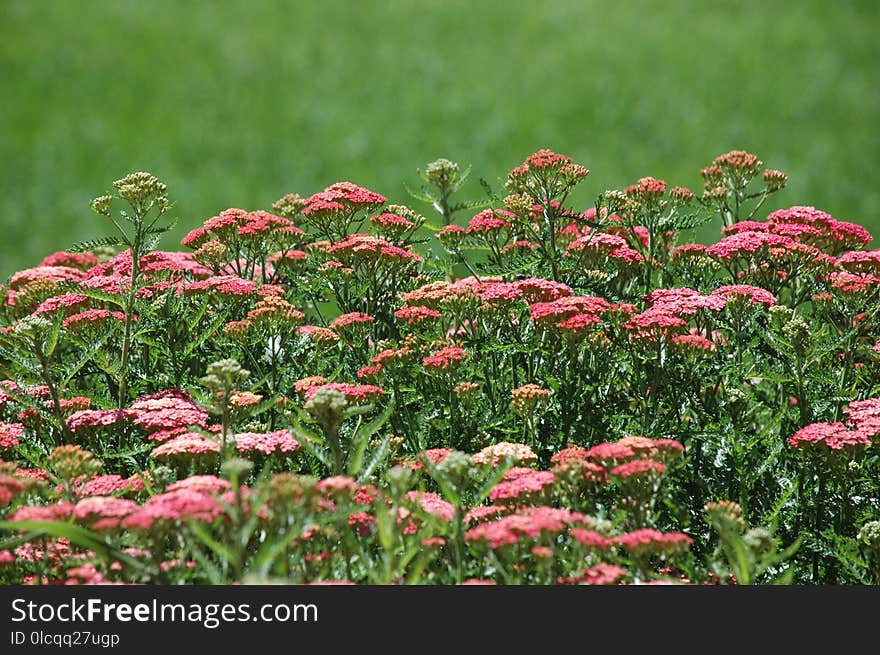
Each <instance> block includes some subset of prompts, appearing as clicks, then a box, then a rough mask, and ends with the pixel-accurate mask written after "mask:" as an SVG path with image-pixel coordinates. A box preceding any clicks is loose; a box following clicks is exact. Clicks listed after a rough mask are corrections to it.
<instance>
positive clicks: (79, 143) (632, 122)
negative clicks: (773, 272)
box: [0, 0, 880, 277]
mask: <svg viewBox="0 0 880 655" xmlns="http://www.w3.org/2000/svg"><path fill="white" fill-rule="evenodd" d="M878 27H880V9H878V6H877V3H876V2H875V0H865V1H863V2H842V1H841V2H826V1H824V0H799V1H798V2H766V0H755V1H749V2H716V3H698V2H673V1H670V0H663V1H660V0H658V1H644V2H639V1H636V0H632V1H630V2H619V1H612V0H608V1H604V0H601V1H599V0H596V1H592V2H588V1H579V2H575V1H571V2H563V1H558V0H544V1H534V0H533V1H530V2H511V0H483V1H481V2H476V3H474V2H465V1H462V0H444V1H442V2H441V1H439V0H437V1H427V0H422V1H413V0H406V1H404V0H369V1H366V0H359V1H351V2H333V1H328V0H324V1H323V2H315V1H311V0H310V1H308V2H305V1H301V0H299V1H297V2H280V1H279V2H267V1H255V0H249V1H248V2H216V1H214V0H211V1H206V0H199V1H195V0H186V1H184V0H153V1H152V2H139V1H135V0H127V1H123V0H116V1H112V2H111V1H98V0H82V1H81V2H72V1H69V0H57V1H40V2H37V1H35V0H3V1H2V4H0V79H2V80H3V82H2V88H3V101H2V102H0V168H2V170H0V225H2V228H3V235H4V239H3V240H2V242H0V243H2V246H0V277H5V276H6V275H8V274H10V273H11V272H13V271H14V270H16V269H17V268H21V267H24V266H27V265H31V264H33V263H35V262H36V261H38V260H39V259H40V258H41V257H42V256H43V255H45V254H47V253H48V252H50V251H54V250H58V249H63V248H65V247H67V246H69V245H70V244H72V243H73V242H75V241H77V240H81V239H86V238H89V237H93V236H99V235H102V234H106V233H107V230H106V229H105V226H103V225H101V223H100V220H99V219H98V218H97V217H95V216H93V215H92V214H91V213H90V211H89V209H88V203H89V200H90V199H91V198H92V197H93V196H96V195H99V194H101V193H102V192H104V191H105V190H106V189H107V188H108V187H109V186H110V183H111V181H112V180H114V179H116V178H118V177H121V176H122V175H123V174H125V173H127V172H129V171H132V170H149V171H151V172H153V173H155V174H156V175H158V176H159V177H160V179H163V180H164V181H166V182H167V183H168V185H169V189H170V195H171V196H172V198H173V199H175V200H176V201H177V212H176V213H177V215H178V217H179V227H178V229H177V230H176V232H175V235H174V236H175V239H174V240H169V242H168V243H167V244H166V245H172V244H173V243H175V242H176V240H177V239H179V238H180V236H182V235H183V234H184V233H185V230H187V229H189V228H191V227H193V226H195V225H196V224H198V223H200V222H201V221H202V220H204V219H205V218H207V217H209V216H211V215H213V214H215V213H216V212H217V211H219V210H222V209H224V208H226V207H229V206H236V207H244V208H248V209H255V208H269V206H270V205H271V203H272V202H273V201H274V200H275V199H277V198H278V197H280V196H281V195H283V194H284V193H287V192H290V191H296V192H299V193H302V194H304V195H305V194H310V193H312V192H314V191H316V190H319V189H321V188H323V187H324V186H326V185H328V184H330V183H332V182H334V181H337V180H343V179H348V180H351V181H353V182H357V183H359V184H362V185H365V186H367V187H370V188H372V189H375V190H376V191H379V192H381V193H383V194H385V195H387V196H388V197H389V198H390V199H392V200H395V201H406V200H407V196H406V193H405V191H404V188H403V182H404V181H408V182H410V183H412V184H414V183H415V182H416V181H417V177H416V173H415V169H416V168H417V167H419V166H421V165H423V164H424V163H425V162H427V161H430V160H432V159H435V158H437V157H441V156H445V157H449V158H453V159H456V160H458V161H460V162H462V163H464V164H471V165H473V169H474V175H473V177H474V181H473V183H472V185H471V186H470V187H469V188H470V191H471V193H472V195H477V194H479V193H480V188H479V185H478V184H477V183H476V181H475V180H476V178H479V177H485V178H486V179H487V180H489V181H490V182H492V183H495V184H497V181H498V180H499V179H500V178H502V177H503V176H504V174H505V172H506V171H507V170H508V169H509V168H511V167H512V166H513V165H515V164H517V163H519V162H520V161H521V160H522V159H523V157H524V156H525V155H526V154H528V153H529V152H531V151H533V150H535V149H537V148H540V147H550V148H553V149H556V150H559V151H562V152H565V153H567V154H569V155H571V156H573V157H574V158H575V159H576V160H577V161H579V162H581V163H584V164H585V165H587V166H588V167H589V168H591V169H592V174H591V176H590V178H589V180H588V182H587V183H585V184H584V185H582V186H583V187H584V189H583V191H582V193H581V195H580V196H579V197H578V198H577V201H578V202H579V203H580V204H582V205H584V206H587V205H588V204H590V203H591V202H592V198H593V197H594V196H595V194H597V193H598V192H600V191H602V190H603V189H606V188H612V187H618V186H621V185H625V184H628V183H629V182H631V181H633V180H635V179H636V178H638V177H641V176H644V175H655V176H657V177H663V178H665V179H667V180H668V181H669V182H670V183H674V184H685V185H689V186H691V187H692V188H697V187H699V185H700V179H699V175H698V170H699V168H700V167H701V166H702V165H704V164H705V163H707V162H708V161H709V160H710V159H711V158H712V157H713V156H715V155H717V154H719V153H721V152H724V151H726V150H729V149H731V148H735V147H736V148H745V149H748V150H751V151H753V152H756V153H758V154H759V155H761V157H762V158H763V159H764V161H765V162H766V164H767V165H768V166H770V167H774V168H781V169H783V170H785V171H787V172H788V173H789V175H790V185H789V187H788V189H787V190H786V191H784V192H783V193H781V194H779V195H778V196H776V197H775V198H774V202H775V204H774V205H772V206H769V205H768V209H772V208H774V207H778V206H787V205H792V204H807V205H815V206H817V207H820V208H822V209H825V210H826V211H829V212H830V213H832V214H833V215H835V216H836V217H837V218H840V219H846V220H852V221H856V222H860V223H863V224H866V225H868V226H869V227H870V228H873V230H874V231H876V232H877V233H878V234H880V176H878V166H877V163H878V162H877V154H878V152H880V131H878V125H880V84H878V81H880V79H878V78H880V76H878V72H880V70H878V68H880V67H878V62H880V40H878V39H877V36H876V35H877V30H878ZM416 206H418V205H416Z"/></svg>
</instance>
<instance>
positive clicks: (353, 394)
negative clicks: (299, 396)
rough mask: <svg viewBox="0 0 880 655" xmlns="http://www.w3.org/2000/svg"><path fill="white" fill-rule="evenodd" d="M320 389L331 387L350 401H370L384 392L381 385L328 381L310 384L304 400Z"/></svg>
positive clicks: (312, 396) (309, 398)
mask: <svg viewBox="0 0 880 655" xmlns="http://www.w3.org/2000/svg"><path fill="white" fill-rule="evenodd" d="M321 389H332V390H334V391H338V392H340V393H342V394H343V395H344V396H345V398H346V399H347V400H348V401H349V402H352V403H366V402H372V401H374V400H376V399H378V398H379V396H381V395H382V394H384V393H385V392H384V391H383V390H382V388H381V387H377V386H376V385H374V384H349V383H347V382H328V383H326V384H321V385H314V386H310V387H308V388H307V389H306V390H305V398H306V400H311V399H312V398H314V396H315V394H316V393H318V391H319V390H321Z"/></svg>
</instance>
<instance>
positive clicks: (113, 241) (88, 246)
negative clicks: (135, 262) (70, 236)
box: [65, 236, 126, 253]
mask: <svg viewBox="0 0 880 655" xmlns="http://www.w3.org/2000/svg"><path fill="white" fill-rule="evenodd" d="M124 245H126V244H125V243H124V242H123V241H122V240H121V239H120V238H119V237H116V236H108V237H100V238H98V239H89V240H88V241H80V242H78V243H75V244H74V245H72V246H70V248H68V249H67V250H65V252H70V253H78V252H88V251H89V250H94V249H95V248H106V247H107V246H124Z"/></svg>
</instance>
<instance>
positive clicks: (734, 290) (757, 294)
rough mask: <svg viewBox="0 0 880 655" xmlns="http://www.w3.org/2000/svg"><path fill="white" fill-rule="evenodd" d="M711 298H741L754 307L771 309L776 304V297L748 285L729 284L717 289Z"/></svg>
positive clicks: (759, 288)
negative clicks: (760, 306) (761, 306)
mask: <svg viewBox="0 0 880 655" xmlns="http://www.w3.org/2000/svg"><path fill="white" fill-rule="evenodd" d="M711 295H713V296H721V297H722V298H727V299H730V298H734V297H742V298H746V299H747V300H749V301H751V302H752V303H753V304H755V305H764V306H765V307H772V306H773V305H775V304H776V296H774V295H773V294H772V293H770V292H769V291H767V290H766V289H762V288H761V287H755V286H751V285H749V284H729V285H725V286H721V287H718V288H717V289H715V290H714V291H713V292H712V294H711Z"/></svg>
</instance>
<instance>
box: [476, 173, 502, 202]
mask: <svg viewBox="0 0 880 655" xmlns="http://www.w3.org/2000/svg"><path fill="white" fill-rule="evenodd" d="M480 186H481V187H483V191H484V192H485V193H486V196H488V197H489V198H490V199H491V200H492V201H494V202H497V203H500V202H501V198H499V197H498V194H497V193H495V192H494V191H493V190H492V185H490V184H489V183H488V182H487V181H486V180H485V179H484V178H482V177H481V178H480Z"/></svg>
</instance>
